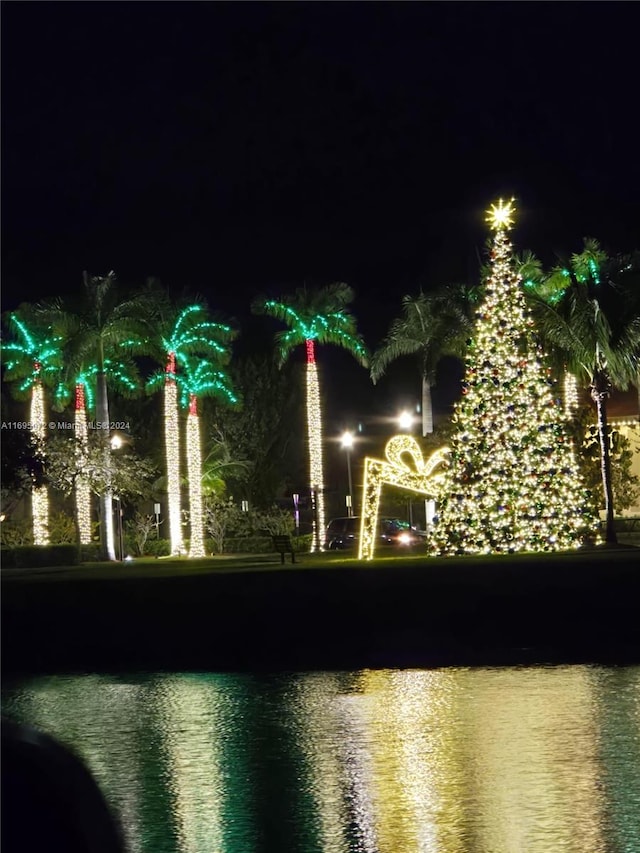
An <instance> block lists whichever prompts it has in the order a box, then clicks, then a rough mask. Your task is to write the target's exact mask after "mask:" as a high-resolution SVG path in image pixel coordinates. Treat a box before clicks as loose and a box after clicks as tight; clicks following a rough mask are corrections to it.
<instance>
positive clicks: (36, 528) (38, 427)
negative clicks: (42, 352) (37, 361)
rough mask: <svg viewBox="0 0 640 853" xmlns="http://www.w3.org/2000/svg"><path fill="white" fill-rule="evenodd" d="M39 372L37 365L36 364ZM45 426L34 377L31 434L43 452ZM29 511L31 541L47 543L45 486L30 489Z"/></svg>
mask: <svg viewBox="0 0 640 853" xmlns="http://www.w3.org/2000/svg"><path fill="white" fill-rule="evenodd" d="M36 372H39V365H36ZM46 432H47V427H46V424H45V421H44V388H43V387H42V382H41V381H40V380H39V379H36V380H35V382H34V383H33V388H32V390H31V434H32V436H33V438H34V440H35V444H36V447H37V449H38V451H39V452H40V453H41V454H42V453H44V443H45V439H46ZM31 512H32V516H33V542H34V544H35V545H48V544H49V493H48V491H47V487H46V486H42V485H41V486H37V485H34V486H33V487H32V489H31Z"/></svg>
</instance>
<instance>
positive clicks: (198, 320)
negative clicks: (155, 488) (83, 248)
mask: <svg viewBox="0 0 640 853" xmlns="http://www.w3.org/2000/svg"><path fill="white" fill-rule="evenodd" d="M148 297H149V299H150V301H151V302H153V303H154V304H157V305H158V306H159V309H158V310H159V316H158V326H157V329H156V330H155V335H154V336H153V337H154V339H155V344H154V346H153V347H152V349H153V351H154V354H155V355H156V357H157V358H158V360H159V361H161V363H162V364H164V372H163V373H159V374H156V375H155V376H154V377H153V378H152V379H151V380H150V382H149V383H148V386H147V387H148V388H150V389H151V388H154V387H162V388H163V393H164V443H165V454H166V465H167V467H166V471H167V505H168V506H167V509H168V516H169V538H170V547H171V553H172V554H183V553H184V552H185V547H184V540H183V534H182V496H181V477H180V418H179V395H178V383H180V382H182V379H183V377H181V376H180V375H179V374H180V371H179V370H178V365H179V364H180V366H182V363H183V359H186V358H187V356H188V355H191V356H195V355H197V354H202V353H205V352H206V353H210V354H212V355H213V356H214V357H215V358H217V359H220V360H221V361H223V362H224V361H225V359H227V357H228V356H227V352H226V350H225V347H224V345H223V344H224V342H226V341H230V340H232V339H233V338H234V337H235V332H233V331H232V329H231V328H230V327H229V326H226V325H224V324H222V323H214V322H211V321H209V320H207V319H206V310H205V307H204V305H202V304H199V303H194V304H191V305H187V306H186V307H185V308H183V309H182V310H180V311H179V312H177V313H176V309H175V307H174V306H173V305H172V303H171V300H170V299H169V297H168V294H166V293H165V292H164V291H158V290H156V289H154V288H153V287H152V289H151V290H150V291H149V293H148ZM180 399H182V398H181V397H180Z"/></svg>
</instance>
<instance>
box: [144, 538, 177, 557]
mask: <svg viewBox="0 0 640 853" xmlns="http://www.w3.org/2000/svg"><path fill="white" fill-rule="evenodd" d="M170 553H171V543H170V542H169V540H168V539H147V543H146V545H145V546H144V554H145V557H168V556H169V554H170Z"/></svg>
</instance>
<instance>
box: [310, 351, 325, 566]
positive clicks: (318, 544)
mask: <svg viewBox="0 0 640 853" xmlns="http://www.w3.org/2000/svg"><path fill="white" fill-rule="evenodd" d="M306 346H307V434H308V437H309V485H310V487H311V491H312V493H313V494H314V495H315V514H314V518H313V538H312V541H311V550H312V551H323V550H324V529H325V512H324V472H323V465H322V412H321V410H320V383H319V381H318V366H317V364H316V358H315V346H314V342H313V341H312V340H307V341H306Z"/></svg>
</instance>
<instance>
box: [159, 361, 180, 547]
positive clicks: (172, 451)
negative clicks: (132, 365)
mask: <svg viewBox="0 0 640 853" xmlns="http://www.w3.org/2000/svg"><path fill="white" fill-rule="evenodd" d="M164 443H165V451H166V456H167V503H168V511H169V512H168V514H169V538H170V543H171V553H172V554H181V553H183V551H184V545H183V541H182V509H181V497H180V420H179V415H178V386H177V384H176V354H175V353H174V352H170V353H169V354H168V356H167V366H166V370H165V381H164Z"/></svg>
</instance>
